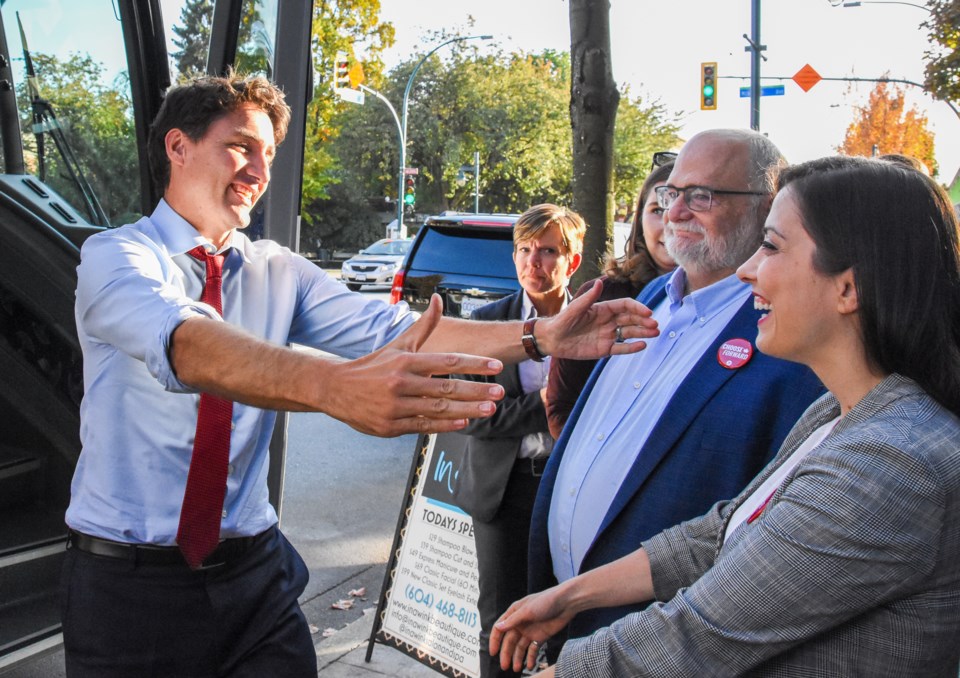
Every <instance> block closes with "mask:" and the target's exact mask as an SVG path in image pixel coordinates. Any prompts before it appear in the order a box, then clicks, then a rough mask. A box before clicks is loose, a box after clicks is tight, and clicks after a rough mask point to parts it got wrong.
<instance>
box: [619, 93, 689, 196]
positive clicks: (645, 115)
mask: <svg viewBox="0 0 960 678" xmlns="http://www.w3.org/2000/svg"><path fill="white" fill-rule="evenodd" d="M679 130H680V127H679V126H678V125H677V122H676V119H675V118H673V117H671V116H670V115H669V114H668V113H667V111H666V109H665V108H664V107H663V105H662V104H660V103H659V102H655V103H652V104H647V103H645V102H644V101H643V99H642V98H641V97H633V98H631V97H630V90H629V89H628V88H626V87H625V88H624V89H623V90H622V91H621V96H620V105H619V108H618V109H617V126H616V129H615V131H614V138H613V155H614V173H615V179H616V186H615V188H614V197H615V200H616V204H617V211H618V212H621V210H625V212H629V211H632V209H633V204H634V203H635V202H636V200H637V192H638V191H639V190H640V187H641V186H642V185H643V181H644V179H646V178H647V174H649V173H650V164H651V161H652V159H653V154H654V153H656V152H657V151H668V150H670V149H672V148H674V147H676V146H677V144H678V143H679V141H680V138H679V137H678V136H677V133H678V132H679Z"/></svg>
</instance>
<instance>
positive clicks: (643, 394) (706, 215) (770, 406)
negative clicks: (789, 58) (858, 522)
mask: <svg viewBox="0 0 960 678" xmlns="http://www.w3.org/2000/svg"><path fill="white" fill-rule="evenodd" d="M782 161H783V159H782V157H781V155H780V152H779V151H778V150H777V148H776V146H774V144H773V143H772V142H770V141H769V140H768V139H767V138H766V137H763V136H762V135H760V134H757V133H755V132H751V131H746V130H711V131H707V132H703V133H701V134H698V135H696V136H694V137H693V138H692V139H690V140H689V141H688V142H687V143H686V145H685V146H684V147H683V149H682V150H681V151H680V153H679V156H678V157H677V159H676V163H675V164H674V167H673V170H672V172H671V173H670V177H669V180H668V183H667V185H665V186H662V187H660V188H658V189H657V198H658V201H659V203H660V206H661V207H662V208H664V209H665V210H666V212H665V213H664V217H665V224H664V233H665V244H666V247H667V251H668V252H669V254H670V255H671V256H672V257H673V258H674V259H675V260H676V261H677V263H678V264H679V268H677V269H676V270H675V271H674V272H672V273H669V274H666V275H663V276H661V277H659V278H657V279H655V280H653V281H652V282H651V283H650V284H648V285H647V286H646V287H645V288H644V290H643V291H642V292H641V293H640V296H639V297H638V299H639V300H640V301H641V302H642V303H644V304H646V305H647V306H648V307H649V308H650V309H651V310H652V311H653V317H654V318H655V319H656V320H657V322H658V323H659V329H660V336H659V337H656V338H654V339H648V340H647V347H646V348H645V349H644V350H643V351H641V352H640V353H637V354H634V355H630V356H622V357H614V358H611V359H609V360H604V361H601V362H600V363H599V364H598V366H597V368H596V369H595V370H594V372H593V374H592V375H591V378H590V381H589V382H588V383H587V386H586V387H585V388H584V391H583V394H582V395H581V396H580V400H579V401H578V402H577V405H576V407H575V408H574V410H573V412H572V414H571V416H570V419H569V420H568V421H567V424H566V427H565V428H564V430H563V433H562V434H561V436H560V438H559V440H558V441H557V445H556V447H555V448H554V451H553V453H552V454H551V456H550V461H549V462H548V464H547V468H546V469H545V471H544V476H543V478H542V481H541V484H540V489H539V494H538V496H537V503H536V506H535V509H534V515H533V520H532V523H531V528H530V535H531V537H530V553H529V563H530V565H529V567H530V587H531V590H532V591H540V590H543V589H545V588H548V587H550V586H553V585H555V584H557V583H558V582H562V581H565V580H567V579H570V578H571V577H573V576H575V575H577V574H578V573H580V572H584V571H586V570H591V569H594V568H597V567H599V566H601V565H604V564H606V563H609V562H612V561H614V560H617V559H618V558H620V557H622V556H624V555H626V554H627V553H630V552H632V551H634V550H636V549H637V548H639V547H640V545H641V542H642V541H643V540H644V539H648V538H649V537H651V536H653V535H655V534H657V533H658V532H661V531H662V530H664V529H666V528H667V527H670V526H672V525H675V524H678V523H680V522H681V521H683V520H686V519H689V518H693V517H695V516H698V515H700V514H702V513H704V512H705V511H706V510H707V509H708V508H709V507H710V506H711V505H712V504H714V503H715V502H716V501H718V500H720V499H724V498H728V497H732V496H734V495H736V494H737V493H738V492H739V491H740V490H741V489H742V488H743V487H744V486H745V485H746V483H747V482H748V481H749V480H750V479H751V478H753V476H754V475H756V473H757V472H759V471H760V469H761V468H763V466H764V465H765V464H766V463H767V461H768V460H769V459H770V458H771V457H772V456H773V454H774V452H776V450H777V448H778V447H779V446H780V443H781V442H782V440H783V438H784V437H785V435H786V433H787V432H788V431H789V429H790V428H791V426H792V425H793V423H794V422H795V421H796V419H797V417H799V416H800V415H801V414H802V413H803V411H804V410H805V409H806V408H807V406H808V405H809V404H810V403H811V402H813V400H814V399H815V398H816V397H818V396H819V395H820V394H821V393H822V392H823V386H822V384H820V382H819V380H817V378H816V377H815V376H814V375H813V374H812V372H810V371H809V370H808V369H807V368H806V367H803V366H800V365H797V364H793V363H788V362H785V361H782V360H778V359H776V358H771V357H769V356H766V355H763V354H760V353H757V352H756V348H755V345H754V340H755V339H756V336H757V321H758V320H759V318H760V316H761V312H760V311H759V310H756V309H755V308H754V303H753V298H752V294H751V292H750V287H749V285H746V284H744V283H742V282H740V281H739V280H738V279H737V277H736V275H735V271H736V269H737V267H738V266H739V265H740V264H742V263H743V262H744V261H746V260H747V259H748V258H749V256H750V255H751V254H752V253H753V252H754V251H755V250H756V249H757V247H758V246H759V245H760V241H761V229H762V227H763V225H764V220H765V219H766V217H767V213H768V212H769V210H770V204H771V197H772V196H771V193H770V190H769V189H768V188H767V182H766V173H767V170H768V169H769V168H770V167H772V166H775V165H778V164H780V163H781V162H782ZM642 607H643V606H642V605H638V606H624V607H616V608H606V609H595V610H589V611H585V612H582V613H581V614H579V615H577V616H576V617H574V619H573V620H572V621H571V622H570V625H569V626H568V628H567V635H568V636H569V637H580V636H585V635H589V634H590V633H592V632H593V631H595V630H596V629H598V628H601V627H603V626H607V625H609V624H610V623H611V622H613V621H614V620H616V619H619V618H621V617H623V616H625V615H626V614H628V613H630V612H633V611H636V610H639V609H641V608H642ZM549 642H550V647H549V651H548V656H555V653H556V652H558V651H559V647H558V645H559V644H560V643H559V642H554V640H553V639H551V641H549Z"/></svg>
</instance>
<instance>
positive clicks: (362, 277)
mask: <svg viewBox="0 0 960 678" xmlns="http://www.w3.org/2000/svg"><path fill="white" fill-rule="evenodd" d="M356 277H357V282H364V281H365V280H366V279H367V276H365V275H364V274H363V273H357V276H356Z"/></svg>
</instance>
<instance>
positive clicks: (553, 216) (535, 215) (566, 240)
mask: <svg viewBox="0 0 960 678" xmlns="http://www.w3.org/2000/svg"><path fill="white" fill-rule="evenodd" d="M554 224H556V225H557V226H558V227H559V228H560V235H561V236H562V237H563V245H564V247H566V248H567V251H568V252H569V253H570V254H580V253H582V252H583V236H584V234H585V233H586V232H587V224H586V222H584V220H583V217H581V216H580V215H579V214H577V213H576V212H574V211H573V210H571V209H567V208H566V207H560V206H559V205H553V204H551V203H543V204H541V205H534V206H533V207H531V208H530V209H528V210H527V211H526V212H524V213H523V214H521V215H520V218H519V219H517V223H515V224H514V225H513V246H514V248H516V246H517V243H521V242H525V241H527V240H533V239H534V238H536V237H537V236H539V235H540V234H541V233H543V232H544V231H545V230H547V229H548V228H550V227H551V226H552V225H554Z"/></svg>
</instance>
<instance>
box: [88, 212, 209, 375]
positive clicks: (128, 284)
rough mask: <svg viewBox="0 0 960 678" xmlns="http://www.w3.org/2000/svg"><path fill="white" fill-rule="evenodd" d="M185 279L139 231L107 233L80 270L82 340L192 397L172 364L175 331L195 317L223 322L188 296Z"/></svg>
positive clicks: (92, 242) (94, 240) (91, 242)
mask: <svg viewBox="0 0 960 678" xmlns="http://www.w3.org/2000/svg"><path fill="white" fill-rule="evenodd" d="M181 276H182V273H181V272H180V270H179V269H178V268H177V267H176V266H175V265H173V264H172V262H171V260H170V258H169V257H168V256H166V254H165V253H163V252H162V251H161V250H160V249H159V248H158V246H157V245H156V244H155V243H153V242H151V241H150V240H148V239H147V238H146V237H144V236H142V235H141V234H139V233H137V232H131V231H129V230H127V231H125V232H120V231H108V232H105V233H101V234H98V235H96V236H93V237H91V238H89V239H88V240H87V242H86V243H84V246H83V249H82V250H81V259H80V266H79V267H78V268H77V278H78V280H77V304H76V313H77V330H78V333H79V334H80V338H81V341H85V342H89V343H90V344H92V345H99V348H101V349H104V348H106V347H110V348H109V350H116V351H121V352H123V353H125V354H126V355H128V356H130V357H131V358H134V359H136V360H140V361H142V362H143V363H144V364H145V365H146V366H147V369H148V370H149V372H150V374H151V375H152V376H153V377H154V378H155V379H156V380H157V381H158V382H160V384H161V385H162V386H163V387H164V388H165V389H167V390H169V391H173V392H193V390H194V389H192V388H190V387H188V386H186V385H185V384H183V383H182V382H181V381H180V380H179V379H177V376H176V374H175V372H174V370H173V367H172V365H171V363H170V342H171V337H172V336H173V331H174V330H175V329H176V328H177V327H178V326H179V325H180V323H182V322H183V321H184V320H186V319H188V318H191V317H207V318H212V319H215V320H221V318H220V316H219V314H218V313H217V312H216V311H215V310H214V309H213V308H212V307H210V306H209V305H207V304H204V303H202V302H199V301H195V300H192V299H190V298H189V297H187V296H186V295H185V294H184V288H183V283H182V278H181ZM94 355H96V354H94Z"/></svg>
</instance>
